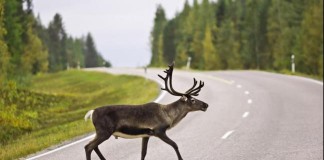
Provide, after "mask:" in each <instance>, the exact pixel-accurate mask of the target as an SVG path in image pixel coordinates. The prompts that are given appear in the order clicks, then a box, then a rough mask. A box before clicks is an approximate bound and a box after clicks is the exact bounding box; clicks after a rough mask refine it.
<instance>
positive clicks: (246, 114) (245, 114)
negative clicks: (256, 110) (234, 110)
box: [242, 112, 250, 118]
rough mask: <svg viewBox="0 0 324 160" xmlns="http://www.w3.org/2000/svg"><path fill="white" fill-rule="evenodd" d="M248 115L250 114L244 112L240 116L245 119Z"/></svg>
mask: <svg viewBox="0 0 324 160" xmlns="http://www.w3.org/2000/svg"><path fill="white" fill-rule="evenodd" d="M249 114H250V112H245V113H244V114H243V115H242V118H246V117H248V116H249Z"/></svg>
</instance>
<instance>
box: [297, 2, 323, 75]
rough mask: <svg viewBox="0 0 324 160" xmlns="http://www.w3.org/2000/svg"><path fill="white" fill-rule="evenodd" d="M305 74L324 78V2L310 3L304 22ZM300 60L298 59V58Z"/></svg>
mask: <svg viewBox="0 0 324 160" xmlns="http://www.w3.org/2000/svg"><path fill="white" fill-rule="evenodd" d="M301 41H302V52H303V54H304V56H303V57H300V58H302V61H304V64H305V67H304V70H305V72H307V73H309V74H313V75H320V76H321V77H322V76H323V0H319V1H317V0H316V1H313V2H310V4H309V7H308V8H307V11H306V12H305V16H304V19H303V21H302V36H301ZM296 58H298V57H296Z"/></svg>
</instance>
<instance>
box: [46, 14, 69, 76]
mask: <svg viewBox="0 0 324 160" xmlns="http://www.w3.org/2000/svg"><path fill="white" fill-rule="evenodd" d="M47 30H48V38H49V41H48V44H47V46H48V51H49V57H48V58H49V70H50V71H52V72H53V71H54V72H55V71H60V70H63V69H65V68H66V64H67V55H66V39H67V34H66V32H65V29H64V25H63V20H62V17H61V15H60V14H55V16H54V19H53V21H51V22H50V24H49V26H48V29H47Z"/></svg>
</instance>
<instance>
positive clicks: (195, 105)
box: [158, 62, 208, 111]
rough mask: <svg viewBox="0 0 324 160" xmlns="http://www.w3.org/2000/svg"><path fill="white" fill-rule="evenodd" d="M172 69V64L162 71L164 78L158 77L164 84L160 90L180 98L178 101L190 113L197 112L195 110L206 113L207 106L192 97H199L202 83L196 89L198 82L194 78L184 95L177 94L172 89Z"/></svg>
mask: <svg viewBox="0 0 324 160" xmlns="http://www.w3.org/2000/svg"><path fill="white" fill-rule="evenodd" d="M173 67H174V62H173V63H172V64H171V65H169V69H167V70H165V71H164V72H165V73H166V74H167V75H166V77H162V76H161V75H158V76H159V77H160V78H162V79H163V80H164V83H165V88H161V89H162V90H165V91H167V92H169V93H170V94H172V95H174V96H180V97H181V98H180V100H179V101H181V102H182V103H183V104H184V105H185V106H186V107H187V108H188V109H189V110H190V111H197V110H202V111H206V110H207V108H208V104H207V103H205V102H203V101H200V100H198V99H196V98H194V97H193V96H198V95H199V94H198V93H199V92H200V90H201V88H202V87H203V86H204V82H202V81H199V86H198V87H196V86H197V84H198V82H197V80H196V79H195V78H194V84H193V86H192V87H191V88H190V89H188V90H187V91H186V92H185V93H180V92H177V91H175V90H174V89H173V87H172V73H173ZM168 83H169V86H168Z"/></svg>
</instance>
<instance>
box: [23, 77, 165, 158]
mask: <svg viewBox="0 0 324 160" xmlns="http://www.w3.org/2000/svg"><path fill="white" fill-rule="evenodd" d="M158 83H159V84H160V85H161V86H163V84H162V83H160V82H158ZM166 93H167V92H165V91H161V93H160V95H159V97H158V98H156V99H155V100H154V102H156V103H158V102H159V101H161V100H162V99H163V98H164V96H165V95H166ZM95 135H96V134H93V135H90V136H88V137H85V138H83V139H80V140H78V141H75V142H72V143H70V144H67V145H64V146H61V147H59V148H56V149H53V150H51V151H48V152H45V153H42V154H39V155H36V156H33V157H31V158H27V159H26V160H34V159H37V158H40V157H43V156H46V155H48V154H51V153H54V152H57V151H59V150H62V149H65V148H67V147H70V146H73V145H75V144H78V143H81V142H83V141H86V140H89V139H93V138H94V137H95Z"/></svg>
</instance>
